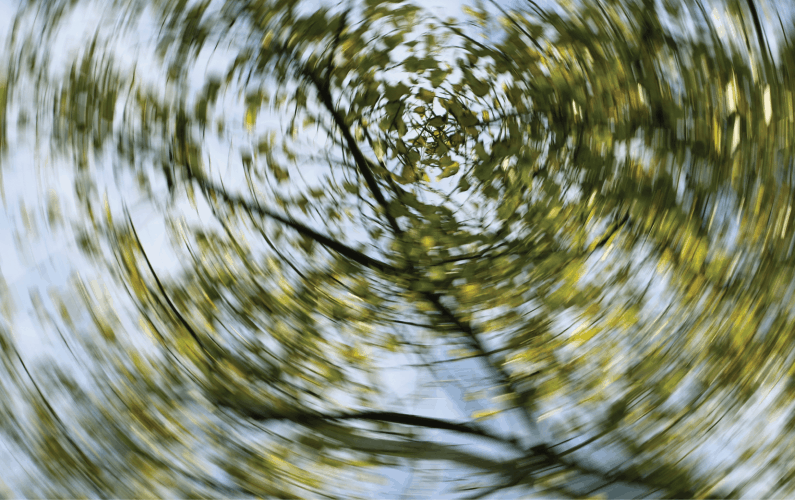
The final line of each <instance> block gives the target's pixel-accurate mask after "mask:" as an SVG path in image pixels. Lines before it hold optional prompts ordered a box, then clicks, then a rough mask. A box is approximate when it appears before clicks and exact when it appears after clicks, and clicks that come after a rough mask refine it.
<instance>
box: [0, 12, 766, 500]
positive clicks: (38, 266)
mask: <svg viewBox="0 0 795 500" xmlns="http://www.w3.org/2000/svg"><path fill="white" fill-rule="evenodd" d="M14 4H15V3H14V2H13V1H11V0H0V40H2V39H5V34H6V33H7V31H8V29H9V25H10V21H11V19H12V18H13V13H14V11H15V8H14ZM463 4H464V2H461V1H460V0H456V1H444V0H433V1H428V2H423V6H424V7H426V8H429V9H430V10H432V11H434V12H436V13H437V14H439V15H441V16H443V17H448V16H451V15H454V14H456V13H459V12H460V11H461V7H462V6H463ZM716 15H717V16H718V17H719V16H720V12H718V11H716ZM81 19H82V21H83V22H82V23H80V24H79V25H77V24H75V25H74V26H73V27H72V29H73V31H71V32H70V31H69V30H66V31H65V32H64V33H63V34H62V36H63V38H64V39H65V45H68V42H70V41H71V42H78V41H79V35H80V33H83V32H85V26H87V25H91V20H92V17H91V15H90V13H88V14H87V16H86V17H83V18H81ZM775 28H776V26H775V25H774V26H771V29H770V31H769V32H771V33H774V32H776V31H778V30H777V29H775ZM727 32H730V30H729V28H728V27H727ZM729 34H730V33H729ZM144 35H146V33H143V34H142V36H144ZM727 36H728V35H727ZM773 45H774V44H773ZM771 48H773V49H774V47H771ZM55 50H56V48H53V51H55ZM57 50H66V49H65V48H64V47H60V46H59V47H58V49H57ZM774 51H775V49H774ZM53 56H54V57H53V59H56V57H55V54H53ZM130 60H131V61H132V60H135V59H134V57H132V56H130ZM136 63H138V64H141V63H142V61H139V60H136ZM143 63H145V61H144V62H143ZM230 121H231V120H230ZM241 122H242V120H241ZM10 129H11V130H10V131H9V132H10V133H11V134H12V135H13V137H12V138H13V141H11V140H10V141H9V142H11V143H12V144H14V145H15V148H12V149H13V153H12V154H13V156H12V157H10V158H9V159H7V161H6V162H5V165H4V172H3V191H4V194H5V197H4V205H3V209H2V211H0V272H1V273H2V277H3V278H4V280H5V282H6V285H7V286H8V288H9V289H10V290H11V293H12V295H13V300H14V302H15V303H16V304H17V305H18V314H17V315H16V316H15V318H13V320H9V319H8V318H3V321H4V322H5V324H6V326H8V324H9V323H11V321H13V324H14V329H15V331H17V332H28V333H26V334H25V335H22V336H18V337H17V340H18V341H19V343H20V348H21V351H22V353H23V354H24V355H26V356H31V357H36V356H38V355H40V354H41V353H42V352H44V351H46V350H55V351H56V352H59V355H62V356H67V354H66V349H65V347H64V346H63V344H62V343H59V341H58V339H57V338H55V336H54V334H53V332H42V331H40V326H39V324H38V322H37V321H36V320H35V318H36V315H35V313H34V311H33V306H32V303H31V299H30V295H29V291H30V290H40V291H42V293H46V291H47V290H48V289H49V288H50V287H62V286H64V285H66V284H67V283H68V279H69V276H70V274H71V272H72V270H74V269H82V267H81V266H80V265H79V263H80V262H81V260H80V259H81V257H79V255H78V251H77V247H76V245H75V244H74V243H73V242H72V243H70V242H69V236H70V235H69V233H68V232H57V231H56V232H54V233H52V232H49V230H48V229H47V226H46V225H45V224H44V223H43V221H42V220H41V219H40V220H39V221H38V223H37V229H38V233H39V237H38V238H36V239H28V238H26V237H24V236H21V237H19V238H17V237H16V234H18V233H21V234H22V235H24V234H25V232H26V231H27V229H25V224H24V216H23V214H22V213H21V210H20V208H19V207H20V205H19V202H20V200H22V201H24V202H25V204H26V206H27V207H28V210H29V211H30V212H31V213H32V214H33V217H34V218H35V217H37V216H40V215H41V214H43V213H45V212H46V210H45V209H44V207H45V203H46V200H47V199H48V197H49V196H51V192H52V191H53V190H55V192H56V193H57V194H58V196H59V197H60V198H61V199H62V201H63V203H64V204H65V205H68V202H69V197H70V196H72V195H70V194H69V193H70V192H71V187H70V184H69V179H68V177H69V176H68V175H67V173H64V172H61V173H56V174H53V173H52V170H53V169H47V170H45V169H44V168H43V165H46V164H47V161H48V160H47V159H46V158H41V157H37V156H36V154H35V153H34V147H33V141H32V139H33V138H32V133H31V132H28V133H27V134H22V133H19V132H17V131H15V130H14V127H13V126H12V127H10ZM10 139H11V138H10ZM240 140H241V141H243V140H244V139H243V138H240ZM220 147H221V146H219V148H220ZM214 154H216V155H219V156H223V155H225V154H226V151H225V150H221V149H218V150H216V151H215V152H214ZM53 175H55V176H56V177H53ZM109 181H110V179H109ZM109 184H112V183H111V182H109ZM59 186H69V188H68V189H63V188H60V189H59ZM130 208H131V214H132V217H133V220H134V221H135V223H136V228H137V230H138V232H139V235H140V236H141V239H142V243H143V245H144V247H145V248H146V250H147V253H148V254H149V255H150V256H156V257H155V259H154V262H153V264H154V266H155V267H156V268H157V269H158V271H162V272H165V273H168V272H169V271H170V270H173V269H174V268H175V267H177V266H178V264H179V261H178V257H177V256H176V255H175V254H174V253H173V252H172V251H171V250H170V245H169V242H168V234H167V232H166V230H165V226H164V224H163V223H162V219H161V217H160V216H159V214H158V213H157V211H156V210H155V209H153V208H152V207H151V206H147V204H146V203H140V204H137V205H136V204H133V205H132V206H131V207H130ZM405 361H407V360H405V359H402V360H401V359H396V360H394V362H393V364H394V365H395V368H393V372H392V373H393V375H392V376H391V377H389V378H388V380H390V381H391V382H389V385H390V388H391V389H392V391H393V393H394V395H395V396H396V398H400V399H402V400H403V402H402V403H401V404H402V405H404V411H406V412H411V411H416V412H417V413H419V414H422V415H425V416H431V417H438V418H448V419H452V420H465V419H468V418H469V417H470V416H471V414H472V413H473V412H475V411H477V410H481V409H483V408H482V405H481V403H479V402H477V401H470V402H464V401H462V400H461V398H460V396H461V394H460V393H459V389H457V388H456V387H455V386H454V385H451V384H445V385H444V386H443V387H442V388H439V387H435V388H431V389H428V390H423V391H420V390H419V387H418V383H419V382H421V381H422V380H421V379H419V378H418V377H417V375H416V372H415V371H414V370H409V369H406V368H405V367H401V366H400V363H403V362H405ZM478 363H479V362H478V361H473V362H472V365H471V366H467V365H463V366H462V367H461V368H460V371H462V372H466V371H467V369H479V368H480V367H478ZM448 375H450V377H445V378H454V376H455V374H453V373H449V374H448ZM414 395H419V397H418V398H414V399H413V400H412V399H408V398H410V397H411V396H414ZM406 406H408V407H406ZM513 418H514V416H513V415H502V416H500V417H499V418H498V419H495V421H493V422H492V425H494V426H495V427H497V428H499V430H501V431H509V430H515V429H517V428H519V427H520V426H518V425H516V422H515V421H513ZM435 434H436V435H437V436H438V437H439V438H440V440H445V441H450V439H451V438H450V437H449V435H448V434H446V433H443V432H442V431H438V432H436V433H435ZM525 437H527V436H525ZM738 439H739V438H738ZM2 444H3V445H4V446H5V445H6V443H2ZM716 449H723V446H722V445H718V446H716ZM487 451H488V452H489V453H494V454H501V453H503V451H502V450H498V449H494V448H491V449H488V450H487ZM721 453H725V451H724V452H721ZM11 455H12V454H7V453H2V452H0V470H3V473H2V474H0V479H2V480H5V481H6V483H7V484H8V486H9V487H11V488H13V484H14V481H15V478H16V480H21V478H22V477H23V471H24V461H23V462H22V463H20V462H17V460H16V457H14V458H12V456H11ZM596 459H599V456H598V455H597V456H596ZM413 473H415V472H412V471H410V470H409V469H396V470H394V471H390V472H389V473H388V474H387V477H388V479H389V481H390V486H389V487H390V488H394V489H395V491H397V493H402V492H403V491H406V490H403V489H401V487H404V488H409V487H410V485H411V477H412V474H413ZM416 473H419V471H417V472H416ZM441 477H443V475H442V476H441ZM0 484H2V483H0ZM425 493H426V494H428V493H429V492H425ZM500 497H501V498H509V497H507V496H503V495H500Z"/></svg>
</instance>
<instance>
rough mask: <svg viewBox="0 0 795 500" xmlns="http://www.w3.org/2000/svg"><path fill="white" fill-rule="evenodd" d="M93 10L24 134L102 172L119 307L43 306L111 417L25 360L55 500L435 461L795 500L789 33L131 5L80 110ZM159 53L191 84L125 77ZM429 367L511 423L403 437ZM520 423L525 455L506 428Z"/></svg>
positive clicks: (91, 190) (519, 481)
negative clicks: (85, 36) (717, 457)
mask: <svg viewBox="0 0 795 500" xmlns="http://www.w3.org/2000/svg"><path fill="white" fill-rule="evenodd" d="M74 4H75V3H74V2H46V3H37V2H30V3H26V4H24V5H23V6H22V8H21V9H20V12H19V14H18V16H17V21H16V22H15V24H14V32H13V38H12V40H11V45H10V49H9V51H8V54H9V57H8V69H7V71H6V79H7V86H6V87H5V89H6V90H5V93H4V94H2V95H1V96H0V97H2V99H0V103H2V104H3V106H2V109H3V114H2V123H7V120H8V118H9V117H11V116H17V117H19V116H21V115H22V114H23V113H28V114H32V115H34V116H36V117H37V118H36V127H37V129H36V133H37V134H36V136H37V137H38V138H44V139H46V140H47V142H46V144H43V145H42V146H41V147H42V148H43V149H44V150H45V151H47V152H48V153H49V154H53V155H60V156H61V157H63V158H67V159H68V160H69V164H70V165H71V166H72V167H73V169H74V172H73V173H74V187H75V189H74V196H75V200H76V202H75V207H76V210H77V214H78V215H79V217H77V218H76V219H75V221H74V222H73V224H75V225H74V227H75V239H76V241H78V242H79V244H80V246H81V248H82V250H83V251H84V252H85V254H86V255H87V256H89V257H90V258H91V259H93V261H94V263H95V265H96V268H97V269H99V270H101V272H100V276H101V277H102V278H104V283H105V286H106V287H110V288H106V289H104V291H103V288H102V287H101V286H92V285H91V283H92V281H91V280H89V279H87V278H80V277H75V279H74V280H73V282H72V287H71V288H70V289H68V290H65V291H62V293H60V294H59V293H53V294H52V296H51V297H50V298H49V299H44V298H39V297H34V303H36V304H39V305H38V306H37V307H38V311H39V314H40V317H41V318H44V320H43V322H42V323H43V324H47V325H51V327H52V328H54V329H56V330H57V331H59V332H61V333H62V334H63V338H64V342H65V344H66V345H67V346H68V347H69V348H70V349H71V350H73V355H74V357H75V359H78V360H80V362H81V364H82V366H81V368H80V373H82V379H80V380H82V382H81V381H79V380H78V377H77V376H76V375H75V373H74V370H71V369H69V368H66V367H63V366H58V365H46V364H43V363H38V364H36V366H35V367H33V366H30V367H29V365H30V364H31V363H30V362H29V361H26V359H25V358H24V357H23V356H22V355H20V353H19V349H18V347H17V346H16V345H15V340H14V338H13V336H12V332H11V330H10V328H7V327H5V326H4V327H3V330H2V335H0V339H2V342H3V346H2V347H3V349H2V352H3V362H4V365H3V366H4V368H3V370H4V373H3V376H2V377H0V382H2V383H3V385H4V389H5V390H6V391H7V392H8V393H9V394H15V395H17V396H18V397H14V398H11V397H10V398H8V399H4V400H3V401H2V402H3V406H2V409H3V415H4V417H5V418H4V424H3V430H4V431H5V433H6V434H7V436H8V437H9V438H10V440H11V442H12V443H13V445H14V446H16V447H17V449H18V450H20V451H24V452H26V453H27V454H28V455H29V456H31V457H34V460H35V462H36V463H37V464H38V467H37V468H36V470H35V471H33V472H31V475H32V476H34V477H42V478H46V480H45V481H41V482H38V483H34V482H30V486H29V489H27V490H25V491H24V493H23V494H25V495H29V496H42V495H43V496H48V497H78V496H114V497H116V496H118V497H132V496H142V495H151V494H156V495H163V496H191V497H194V496H219V495H220V496H232V497H238V496H262V497H278V498H287V497H290V498H292V497H315V496H329V497H332V498H335V497H340V496H342V497H353V496H355V495H357V493H356V491H355V490H356V489H357V488H359V487H364V486H363V485H364V484H366V481H363V480H362V479H361V478H360V477H359V476H357V474H360V473H361V472H362V471H364V470H367V469H368V468H372V467H374V466H376V467H377V466H384V467H390V466H396V465H400V464H405V463H409V464H413V465H414V466H417V464H418V463H420V462H422V461H443V462H447V463H451V464H454V465H457V466H461V467H466V469H465V470H473V469H474V470H476V471H478V472H479V473H483V474H485V477H487V478H488V479H487V481H486V484H485V485H484V484H475V482H474V481H471V480H470V481H467V483H466V485H465V486H463V487H461V488H460V489H461V490H462V491H465V490H467V489H472V490H473V491H472V492H471V493H468V494H473V495H476V496H485V495H488V494H491V493H494V492H501V493H503V494H504V493H505V491H503V490H507V489H509V488H516V490H517V491H534V492H536V493H538V494H541V495H562V496H571V497H580V496H587V495H590V494H593V493H597V492H606V493H608V494H610V495H613V496H615V495H622V494H623V493H622V492H626V491H627V490H626V489H624V490H622V489H618V488H617V486H621V487H622V488H629V487H631V488H634V489H633V490H631V491H633V492H634V494H636V495H646V496H649V495H653V496H665V497H671V498H681V497H692V496H698V497H703V496H711V495H715V496H734V495H743V494H746V495H747V494H749V492H755V493H760V490H758V489H755V488H759V485H758V484H757V483H754V482H753V481H752V480H751V479H748V480H745V479H742V477H751V476H753V474H751V472H752V473H754V474H761V473H765V474H772V475H773V477H774V478H775V480H773V481H768V482H767V484H766V487H767V489H766V490H761V493H766V494H770V495H773V494H775V495H778V496H781V495H786V494H791V493H792V492H793V486H795V475H793V473H792V472H791V471H789V470H788V468H787V467H786V464H788V463H791V462H792V458H793V457H792V452H791V450H793V449H795V446H793V443H792V441H793V438H795V434H793V424H794V423H795V412H793V406H792V402H793V396H795V390H793V389H794V388H795V383H793V380H795V379H793V372H792V370H791V369H790V368H789V367H790V366H792V362H791V361H792V355H793V351H792V347H791V346H792V345H795V343H793V333H792V332H795V328H793V326H794V325H793V320H792V314H791V313H790V311H791V307H792V293H791V291H790V289H791V283H792V282H793V279H792V278H793V269H794V268H793V261H792V257H791V248H792V242H793V241H794V240H793V230H795V226H793V225H792V224H790V223H789V218H790V216H791V204H792V201H791V197H790V196H791V195H790V193H791V191H792V166H791V165H792V163H791V158H792V146H791V144H790V142H791V141H790V138H789V136H790V135H791V134H790V130H791V127H792V123H793V118H792V116H793V111H792V88H793V86H792V77H791V76H790V75H789V73H788V72H787V71H786V64H785V63H784V62H785V61H789V60H791V59H792V54H793V51H794V50H795V49H793V48H792V46H791V45H789V44H788V43H780V45H779V46H780V47H781V49H780V53H779V55H778V63H776V61H775V59H774V58H773V56H772V52H770V49H769V48H768V47H767V42H766V40H767V39H766V38H765V36H764V35H763V33H762V32H761V25H760V23H759V16H758V13H757V8H756V4H755V3H754V2H753V0H749V1H748V2H746V3H744V4H743V3H741V2H729V3H727V11H726V12H727V14H726V20H727V21H726V22H727V23H733V24H731V27H732V28H733V29H736V30H737V32H739V33H742V34H744V37H742V38H738V39H737V40H726V39H725V37H724V38H722V37H721V35H720V33H719V30H718V28H717V24H716V21H715V20H714V19H712V18H711V17H710V16H709V15H708V14H707V12H706V10H705V9H704V7H703V6H702V5H701V4H696V5H695V6H694V7H693V8H692V10H691V11H686V8H685V7H682V6H677V5H675V4H673V3H672V2H662V3H660V4H659V5H658V3H655V2H653V1H650V0H643V1H636V2H623V3H621V2H604V3H602V2H591V1H586V2H582V3H581V4H578V5H576V6H570V7H569V8H568V11H567V12H558V11H552V10H543V9H541V8H540V7H538V6H537V5H535V4H534V3H533V2H528V3H527V5H528V7H527V8H526V9H516V10H511V11H508V10H505V9H503V7H502V6H501V5H500V3H499V2H495V3H493V4H491V5H490V7H489V8H486V6H484V5H479V6H476V7H473V8H469V9H468V16H469V17H468V20H467V21H466V22H459V21H455V20H451V19H450V20H443V19H437V18H435V17H434V16H433V15H431V14H429V13H427V12H424V11H422V10H421V9H419V8H418V7H415V6H413V5H411V4H407V3H403V2H372V1H367V2H365V3H364V4H358V3H349V4H340V5H338V6H334V7H322V6H321V7H318V6H314V5H313V6H307V5H305V4H304V3H302V2H298V1H296V0H279V1H276V0H263V1H259V2H253V1H241V0H226V1H224V2H209V1H201V2H193V3H189V2H186V1H175V2H163V1H153V2H143V1H138V0H127V1H124V2H116V3H114V4H113V5H112V6H111V7H107V9H108V11H107V13H106V14H105V15H106V16H107V18H106V20H104V21H103V22H102V23H100V26H104V27H105V28H104V29H98V30H97V31H96V33H95V34H94V35H93V37H92V39H91V40H90V41H89V43H87V45H86V46H85V47H84V50H82V51H81V53H79V54H78V55H77V56H76V57H75V59H74V60H73V61H71V60H70V61H69V62H68V63H67V64H66V71H65V73H64V74H63V75H61V74H59V73H58V71H57V66H58V65H63V63H64V61H63V60H62V59H59V60H58V61H57V63H58V64H56V61H51V60H50V56H49V51H50V47H51V44H53V43H55V41H56V40H57V39H58V38H57V37H58V36H59V32H58V31H57V29H56V28H57V26H59V25H60V24H66V23H68V19H69V16H75V15H84V12H81V11H75V10H74V9H75V8H76V7H75V5H74ZM86 4H87V5H88V6H91V3H90V2H86ZM78 5H79V3H78ZM103 5H104V4H103ZM108 19H109V20H111V21H113V23H110V22H109V21H108ZM146 19H154V23H153V24H154V25H156V26H157V27H158V31H157V33H156V34H155V35H154V36H155V38H156V45H155V46H153V47H151V49H152V51H153V52H154V55H147V54H148V53H147V52H145V51H146V50H147V47H144V48H141V49H140V50H141V54H139V59H138V63H139V64H141V65H142V66H143V64H144V63H143V62H144V61H148V60H150V57H154V56H155V55H156V57H157V59H156V60H157V62H158V65H157V66H156V67H157V68H158V70H159V71H161V73H153V71H154V70H151V69H148V70H145V69H143V67H139V66H133V67H125V63H124V62H123V61H121V60H119V54H118V53H116V52H114V44H126V43H128V41H127V40H126V39H125V38H123V35H122V34H123V33H125V32H126V31H125V30H131V29H133V28H134V27H136V26H138V25H140V24H141V23H144V24H145V22H146ZM686 19H688V20H689V21H690V22H691V23H692V25H693V26H694V29H693V32H687V31H685V30H684V28H681V29H673V28H670V26H677V25H678V26H684V21H685V20H686ZM782 26H783V25H782ZM751 29H756V30H757V32H756V33H753V34H750V33H748V32H749V31H750V30H751ZM481 34H482V35H484V36H480V35H481ZM782 34H783V35H784V36H785V37H786V36H789V35H788V34H787V33H784V32H783V31H782ZM37 37H38V38H37ZM738 40H739V42H738ZM123 46H125V47H127V45H123ZM114 54H115V55H114ZM757 54H761V56H757ZM214 57H215V59H213V58H214ZM208 60H209V61H210V62H209V63H206V64H207V65H208V67H209V64H210V63H213V64H215V63H218V61H219V60H220V61H221V63H219V64H223V63H224V62H231V66H227V67H222V68H221V69H220V70H218V71H214V70H209V69H208V70H207V71H206V72H205V71H204V66H202V64H200V63H199V61H208ZM214 61H215V62H214ZM760 61H761V62H760ZM197 68H198V69H199V70H201V71H200V72H202V73H206V74H202V78H203V81H202V83H200V84H198V85H197V84H196V71H197ZM29 84H31V85H29ZM29 89H33V90H32V91H33V93H34V95H33V98H32V99H30V96H29V95H28V94H29V92H28V90H29ZM29 108H33V109H32V110H31V109H29ZM26 109H27V111H25V110H26ZM269 113H270V114H269ZM270 118H274V119H276V118H279V119H281V120H282V122H281V123H279V125H278V126H276V127H273V126H271V127H269V124H268V121H269V119H270ZM271 121H273V120H271ZM6 130H7V127H6V126H5V125H3V128H2V131H3V134H6V133H7V132H6ZM3 137H5V136H3ZM0 144H3V146H4V147H5V148H9V147H10V146H9V144H10V141H8V140H7V139H4V140H3V141H2V142H0ZM220 147H225V148H228V153H226V152H223V153H219V150H220V149H219V148H220ZM219 162H223V163H222V165H221V166H220V167H219V166H218V163H219ZM4 163H6V164H7V162H4ZM110 166H112V167H113V168H112V169H111V168H110ZM5 168H8V167H7V166H6V167H5ZM111 174H112V175H111ZM137 202H141V203H148V204H151V205H153V206H155V207H157V209H158V211H159V213H160V214H161V215H162V218H163V220H164V222H165V224H167V226H168V227H169V234H170V235H171V237H172V239H173V242H174V245H173V246H174V249H175V251H176V252H178V254H177V255H178V258H179V264H180V265H179V266H178V268H177V269H176V270H173V269H172V270H169V271H164V270H162V269H159V268H158V262H157V259H155V258H154V257H153V255H151V253H150V251H149V250H147V248H146V245H145V244H144V243H143V241H142V238H141V235H140V234H139V231H138V226H139V223H138V222H137V221H136V220H135V217H134V216H133V215H132V213H131V211H130V210H129V207H130V206H132V205H133V204H134V203H137ZM54 204H55V205H57V200H56V201H55V202H54ZM50 219H51V222H52V224H53V226H56V225H57V224H59V219H58V218H57V217H50ZM85 272H88V271H85V270H83V271H81V273H85ZM94 283H96V282H94ZM112 290H120V291H123V292H125V293H126V295H120V294H117V293H115V292H113V291H112ZM75 292H79V293H78V294H77V295H75ZM76 297H78V298H76ZM8 309H9V311H10V309H11V308H10V307H9V308H8ZM9 314H10V313H9ZM451 348H453V349H455V350H454V351H453V352H447V353H445V352H446V351H448V350H449V349H451ZM398 355H401V356H403V357H404V358H403V359H409V358H411V359H415V360H417V361H418V362H419V363H421V364H422V365H423V367H422V370H424V371H423V373H426V374H427V375H428V376H429V377H430V376H432V375H434V373H435V371H436V370H439V369H442V367H443V366H445V365H449V364H452V365H459V366H460V365H462V364H463V365H464V366H467V367H470V368H471V367H477V368H478V370H477V373H478V374H479V375H480V382H479V383H478V384H477V385H473V387H472V389H473V391H472V392H473V394H472V396H473V397H476V398H479V399H480V401H482V405H483V408H484V409H483V411H481V412H479V413H477V414H475V415H472V418H471V420H470V421H467V422H459V421H451V420H449V419H443V418H431V417H429V416H427V415H420V414H418V413H412V412H407V411H400V410H401V408H396V403H397V402H396V401H394V400H390V398H389V396H390V395H389V394H388V393H387V391H386V389H385V388H386V387H387V386H385V385H384V382H383V380H380V379H379V372H380V370H381V363H382V362H383V361H384V360H385V359H389V358H394V357H395V356H398ZM440 383H441V382H440ZM771 391H773V392H772V393H773V394H775V395H776V398H775V399H776V400H775V402H773V403H770V402H769V401H768V402H764V404H765V405H767V406H764V407H762V409H758V408H759V407H758V406H755V405H758V404H760V401H762V400H763V399H764V397H765V395H767V394H770V393H771ZM57 395H60V396H61V397H63V395H68V397H69V398H70V400H71V401H70V402H69V404H64V403H63V402H61V403H59V404H56V403H54V402H53V400H54V399H57ZM749 414H750V416H754V415H757V416H760V415H763V414H764V415H774V416H777V418H778V421H777V422H778V423H776V424H775V425H776V428H775V429H772V430H771V429H768V431H769V434H768V435H765V434H764V433H761V434H759V435H758V437H757V439H753V440H750V439H749V440H746V441H744V442H742V443H738V444H737V445H736V449H733V450H732V454H731V455H730V456H729V458H728V459H727V460H726V461H725V462H720V463H718V462H717V461H713V462H707V463H708V466H703V465H700V464H701V463H704V462H703V461H704V460H706V458H705V456H706V455H708V454H709V453H710V452H709V449H710V448H709V447H710V446H712V444H713V443H714V442H715V441H716V440H720V439H722V436H726V435H727V434H729V433H731V432H734V430H735V429H736V427H737V426H743V427H744V429H745V430H746V431H748V430H749V429H751V430H755V429H756V428H757V427H759V428H760V429H761V428H762V427H764V424H763V423H762V418H761V417H758V419H757V420H756V421H755V422H753V421H752V422H753V425H749V424H748V423H747V422H746V420H744V418H745V417H746V416H748V415H749ZM509 415H510V416H511V417H515V418H517V419H518V420H517V422H519V423H518V425H517V428H518V429H519V430H518V431H516V432H514V433H513V434H508V433H506V432H504V431H499V430H497V429H496V428H495V427H496V426H495V425H493V424H490V422H494V421H496V420H498V419H505V418H507V417H508V416H509ZM550 415H555V416H550ZM489 419H492V420H489ZM26 422H35V425H29V424H28V423H26ZM550 422H551V423H550ZM755 426H756V427H755ZM429 431H439V432H440V433H442V434H440V435H443V436H445V438H444V439H449V440H450V442H449V443H445V442H443V441H441V440H439V439H434V438H433V436H432V435H431V434H430V433H429ZM760 432H761V431H760ZM455 439H468V440H470V441H468V442H471V443H478V442H485V441H483V440H486V441H488V442H490V443H496V444H498V445H499V446H501V447H502V448H503V449H504V450H506V456H508V457H509V458H504V459H494V458H490V457H489V456H487V455H483V454H481V453H478V452H477V450H476V449H475V448H473V447H472V446H458V445H455V444H454V443H455V442H456V441H454V440H455ZM479 440H480V441H479ZM607 456H612V457H613V459H612V461H609V460H608V461H606V460H605V457H607ZM595 457H596V459H597V460H596V462H597V463H594V462H595V460H594V458H595ZM782 464H784V465H782ZM371 494H372V493H371V492H370V493H368V492H367V491H362V492H359V493H358V495H360V496H363V497H368V496H370V495H371Z"/></svg>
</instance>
